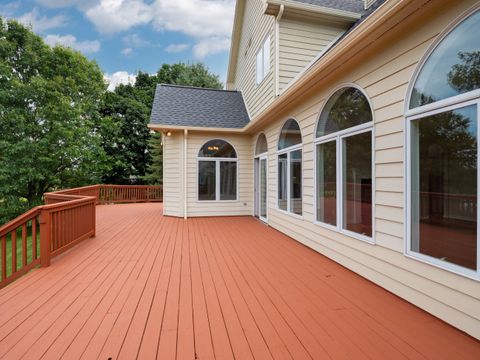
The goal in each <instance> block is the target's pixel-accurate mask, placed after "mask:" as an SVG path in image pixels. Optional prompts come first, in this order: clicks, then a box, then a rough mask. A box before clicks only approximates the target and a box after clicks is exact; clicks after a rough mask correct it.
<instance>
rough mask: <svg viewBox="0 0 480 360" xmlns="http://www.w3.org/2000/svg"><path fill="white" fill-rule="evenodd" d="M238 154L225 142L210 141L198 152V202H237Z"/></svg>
mask: <svg viewBox="0 0 480 360" xmlns="http://www.w3.org/2000/svg"><path fill="white" fill-rule="evenodd" d="M237 170H238V169H237V153H236V152H235V149H234V148H233V146H232V145H230V144H229V143H227V142H226V141H224V140H219V139H215V140H210V141H208V142H207V143H205V145H203V146H202V147H201V149H200V151H199V152H198V200H199V201H228V200H230V201H232V200H237V186H238V185H237V181H238V179H237Z"/></svg>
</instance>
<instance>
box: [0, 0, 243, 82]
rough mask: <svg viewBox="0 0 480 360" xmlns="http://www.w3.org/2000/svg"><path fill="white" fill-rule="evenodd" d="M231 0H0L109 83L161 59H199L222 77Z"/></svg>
mask: <svg viewBox="0 0 480 360" xmlns="http://www.w3.org/2000/svg"><path fill="white" fill-rule="evenodd" d="M234 6H235V1H234V0H0V15H1V16H4V17H8V18H16V19H18V20H20V21H21V22H23V23H25V24H30V25H31V26H32V28H33V30H34V31H35V32H36V33H38V34H39V35H41V36H42V37H43V38H44V39H45V41H46V42H47V43H48V44H50V45H55V44H62V45H66V46H70V47H73V48H75V49H77V50H79V51H81V52H82V53H84V54H85V55H86V56H88V57H89V58H90V59H95V60H96V61H97V62H98V64H99V65H100V67H101V68H102V70H103V71H104V72H105V74H106V76H107V78H108V79H110V81H111V82H112V85H113V84H116V83H118V82H126V81H128V80H130V81H131V80H132V79H133V78H134V74H135V73H136V72H138V71H139V70H142V71H146V72H149V73H154V72H156V70H157V69H158V68H159V67H160V65H161V64H163V63H175V62H178V61H182V62H196V61H201V62H203V63H205V64H206V65H207V66H208V67H209V68H210V70H211V71H213V72H215V73H217V74H218V75H220V78H221V80H222V81H225V77H226V71H227V61H228V50H229V47H230V35H231V29H232V23H233V13H234Z"/></svg>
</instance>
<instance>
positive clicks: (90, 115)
mask: <svg viewBox="0 0 480 360" xmlns="http://www.w3.org/2000/svg"><path fill="white" fill-rule="evenodd" d="M104 91H105V83H104V80H103V74H102V71H101V70H100V68H99V67H98V65H97V64H96V63H94V62H92V61H89V60H88V59H87V58H85V57H84V56H83V55H82V54H80V53H79V52H76V51H73V50H71V49H68V48H64V47H54V48H51V47H49V46H47V45H46V44H45V43H44V42H43V40H42V39H41V38H40V37H39V36H37V35H35V34H34V33H33V32H32V31H31V29H29V28H26V27H25V26H23V25H21V24H19V23H18V22H16V21H14V20H8V21H6V20H4V19H2V18H0V201H1V202H3V204H2V206H1V207H0V209H1V210H0V223H2V222H5V221H6V220H8V219H10V218H12V217H14V216H16V215H18V214H19V213H20V212H22V211H24V210H26V209H28V208H30V207H32V206H34V205H37V204H39V203H40V202H41V200H42V195H43V193H44V192H46V191H49V190H52V189H55V188H59V187H69V186H77V185H84V184H90V183H94V182H97V181H98V180H99V179H100V177H101V174H102V173H103V172H104V171H105V169H106V167H107V165H106V162H105V159H106V158H105V152H104V150H103V148H102V146H101V138H100V135H99V134H98V133H97V132H96V131H95V129H96V128H98V124H99V121H100V120H101V118H100V116H99V115H100V113H99V111H98V110H99V106H100V99H101V97H102V94H103V93H104Z"/></svg>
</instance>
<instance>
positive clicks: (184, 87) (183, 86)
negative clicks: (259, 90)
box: [157, 83, 241, 93]
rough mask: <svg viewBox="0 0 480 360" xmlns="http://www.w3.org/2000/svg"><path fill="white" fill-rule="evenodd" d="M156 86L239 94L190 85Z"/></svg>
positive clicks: (235, 91)
mask: <svg viewBox="0 0 480 360" xmlns="http://www.w3.org/2000/svg"><path fill="white" fill-rule="evenodd" d="M157 86H166V87H176V88H183V89H194V90H208V91H222V92H234V93H241V92H240V91H238V90H225V89H212V88H205V87H200V86H190V85H177V84H164V83H161V84H157Z"/></svg>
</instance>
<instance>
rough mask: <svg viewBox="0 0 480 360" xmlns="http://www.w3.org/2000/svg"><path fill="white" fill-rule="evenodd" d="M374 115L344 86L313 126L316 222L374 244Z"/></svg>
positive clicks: (360, 94)
mask: <svg viewBox="0 0 480 360" xmlns="http://www.w3.org/2000/svg"><path fill="white" fill-rule="evenodd" d="M372 126H373V121H372V110H371V108H370V104H369V102H368V100H367V98H366V96H365V95H364V94H363V92H362V91H361V90H359V89H358V88H356V87H344V88H341V89H340V90H337V91H336V92H335V93H334V94H333V95H332V96H331V97H330V98H329V99H328V101H327V103H326V104H325V106H324V108H323V110H322V112H321V114H320V118H319V120H318V124H317V130H316V139H315V157H316V174H315V178H316V184H315V186H316V209H315V210H316V215H315V216H316V221H317V222H318V223H320V224H324V225H326V226H327V227H330V228H334V229H337V230H339V231H345V232H348V233H350V234H352V235H354V236H355V237H357V238H360V239H362V240H366V241H371V239H372V215H373V214H372V213H373V210H372V175H373V166H372V164H373V161H372V154H373V146H372V144H373V135H372Z"/></svg>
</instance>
